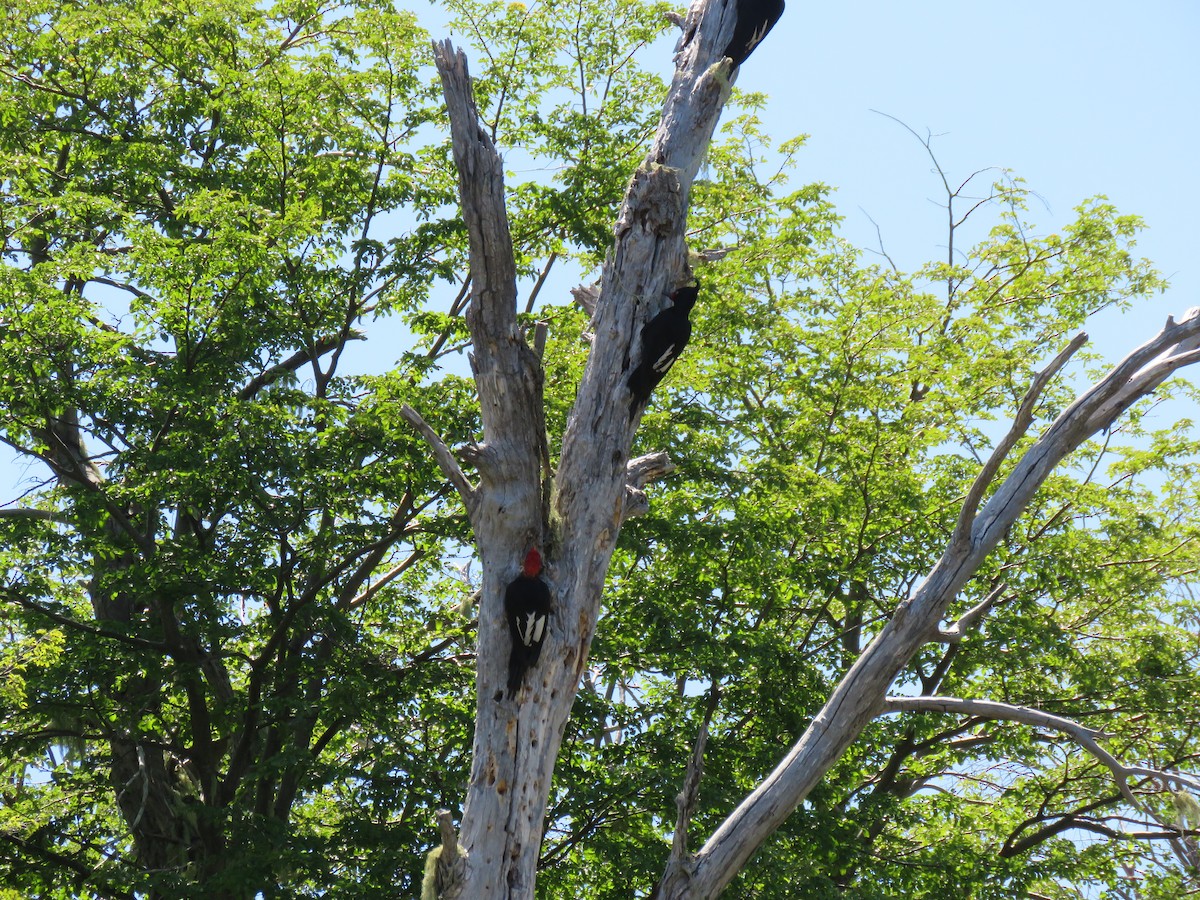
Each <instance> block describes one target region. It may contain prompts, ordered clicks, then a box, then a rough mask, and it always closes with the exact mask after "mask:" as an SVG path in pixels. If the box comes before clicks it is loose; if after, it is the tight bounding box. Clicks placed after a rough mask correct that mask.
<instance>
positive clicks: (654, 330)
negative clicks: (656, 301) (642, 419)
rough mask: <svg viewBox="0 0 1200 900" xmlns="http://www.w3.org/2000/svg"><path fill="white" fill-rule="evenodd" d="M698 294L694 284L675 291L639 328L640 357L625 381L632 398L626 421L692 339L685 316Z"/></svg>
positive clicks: (642, 404) (635, 413)
mask: <svg viewBox="0 0 1200 900" xmlns="http://www.w3.org/2000/svg"><path fill="white" fill-rule="evenodd" d="M699 292H700V286H699V285H698V284H696V285H687V286H686V287H681V288H679V289H678V290H676V291H675V293H673V294H672V295H671V305H670V306H668V307H667V308H666V309H664V310H663V311H662V312H660V313H659V314H658V315H657V316H655V317H654V318H653V319H651V320H650V321H649V322H647V323H646V324H645V325H643V326H642V356H641V359H640V361H639V362H638V364H637V366H636V367H635V368H634V370H633V371H632V372H630V373H629V381H628V382H627V385H628V387H629V393H631V394H632V395H633V397H632V399H631V400H630V401H629V418H630V420H632V419H633V417H634V416H635V415H637V411H638V410H639V409H641V408H642V407H643V406H645V405H646V403H647V401H649V399H650V394H651V393H652V392H653V391H654V389H655V388H656V387H658V383H659V382H660V381H662V380H663V376H664V375H666V374H667V371H668V370H669V369H670V368H671V364H672V363H674V362H675V360H677V359H678V358H679V354H680V353H682V352H683V348H684V347H686V346H687V342H688V338H690V337H691V336H692V323H691V321H689V320H688V313H690V312H691V311H692V307H693V306H695V305H696V295H697V294H698V293H699Z"/></svg>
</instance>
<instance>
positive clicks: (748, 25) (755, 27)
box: [721, 0, 783, 69]
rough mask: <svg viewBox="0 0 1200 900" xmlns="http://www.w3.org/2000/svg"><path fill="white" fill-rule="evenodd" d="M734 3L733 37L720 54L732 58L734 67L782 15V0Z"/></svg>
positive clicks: (743, 60)
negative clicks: (735, 9) (735, 18)
mask: <svg viewBox="0 0 1200 900" xmlns="http://www.w3.org/2000/svg"><path fill="white" fill-rule="evenodd" d="M736 3H737V21H736V22H735V23H734V25H733V37H732V38H730V39H729V46H728V47H726V48H725V52H724V53H723V54H721V55H722V56H728V57H729V58H730V59H732V60H733V68H735V69H736V68H737V67H738V66H740V65H741V64H742V63H744V62H745V61H746V60H747V59H748V58H749V57H750V54H751V53H753V52H754V48H755V47H757V46H758V45H759V44H761V43H762V41H763V38H765V37H766V36H767V32H768V31H770V30H771V29H772V28H773V27H775V23H776V22H778V21H779V17H780V16H782V15H783V0H736Z"/></svg>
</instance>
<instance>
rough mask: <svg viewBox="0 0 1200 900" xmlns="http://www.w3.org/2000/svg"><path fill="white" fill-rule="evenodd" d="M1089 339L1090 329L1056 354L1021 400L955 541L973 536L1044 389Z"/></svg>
mask: <svg viewBox="0 0 1200 900" xmlns="http://www.w3.org/2000/svg"><path fill="white" fill-rule="evenodd" d="M1087 339H1088V336H1087V332H1083V331H1081V332H1079V334H1077V335H1075V337H1073V338H1072V339H1071V342H1070V343H1069V344H1067V346H1066V347H1065V348H1064V349H1063V350H1062V351H1061V352H1060V353H1059V354H1058V356H1056V357H1054V359H1053V360H1052V361H1051V363H1050V365H1048V366H1046V368H1044V369H1042V371H1040V372H1039V373H1038V374H1037V377H1035V378H1034V379H1033V384H1031V385H1030V386H1029V390H1028V391H1026V392H1025V399H1024V400H1022V401H1021V407H1020V409H1018V410H1017V415H1016V417H1015V418H1014V419H1013V424H1012V427H1011V428H1010V429H1009V430H1008V433H1007V434H1006V435H1004V437H1003V438H1002V439H1001V441H1000V443H999V444H997V445H996V449H995V450H993V451H992V455H991V456H989V457H988V461H987V462H986V463H984V464H983V469H982V470H981V471H980V472H979V474H978V475H977V476H976V477H975V481H974V483H972V485H971V489H970V490H969V491H967V497H966V499H965V500H964V501H963V505H962V512H960V513H959V514H958V524H957V525H955V527H954V537H953V538H952V540H953V541H955V542H957V541H963V540H966V539H967V538H969V537H970V534H971V525H972V523H973V522H974V521H975V513H976V512H977V511H978V509H979V504H980V502H981V501H982V500H983V495H984V493H986V492H987V489H988V488H989V487H990V486H991V484H992V480H993V479H994V478H995V477H996V473H997V472H999V471H1000V466H1001V465H1002V464H1003V463H1004V460H1005V458H1006V457H1007V456H1008V454H1009V451H1011V450H1012V448H1013V447H1014V446H1016V443H1017V441H1019V440H1020V439H1021V438H1022V437H1024V436H1025V432H1026V431H1028V430H1029V426H1030V425H1031V424H1033V411H1034V408H1035V407H1036V406H1037V401H1038V399H1039V398H1040V397H1041V396H1042V391H1044V390H1045V389H1046V385H1048V384H1049V383H1050V379H1052V378H1053V377H1054V376H1055V375H1057V374H1058V373H1059V371H1060V370H1061V369H1062V367H1063V366H1065V365H1066V364H1067V361H1068V360H1069V359H1070V358H1071V357H1072V356H1074V355H1075V353H1076V352H1077V351H1078V350H1079V348H1080V347H1082V346H1083V345H1084V344H1086V343H1087Z"/></svg>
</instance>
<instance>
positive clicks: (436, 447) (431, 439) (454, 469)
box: [400, 403, 479, 515]
mask: <svg viewBox="0 0 1200 900" xmlns="http://www.w3.org/2000/svg"><path fill="white" fill-rule="evenodd" d="M400 415H401V417H403V419H404V421H406V422H408V423H409V424H410V425H412V427H413V428H415V429H417V431H418V432H420V434H421V437H423V438H425V443H427V444H428V445H429V447H430V449H431V450H433V458H434V460H435V461H436V462H437V464H438V468H440V469H441V470H442V474H443V475H445V476H446V478H448V479H449V480H450V483H451V484H452V485H454V488H455V490H457V491H458V495H459V496H460V497H462V501H463V504H464V505H465V506H466V508H467V514H468V515H470V514H471V511H472V510H473V509H474V508H475V506H476V504H477V503H478V499H479V498H478V496H477V495H476V491H475V488H473V487H472V486H471V482H470V481H469V480H468V479H467V476H466V475H465V474H464V473H463V470H462V467H461V466H459V464H458V460H456V459H455V458H454V454H453V453H451V452H450V448H449V447H447V446H446V442H445V441H443V440H442V439H441V437H440V436H439V435H438V433H437V432H436V431H434V430H433V429H432V428H431V427H430V426H429V423H428V422H426V421H425V420H424V419H423V418H422V417H421V414H420V413H419V412H417V411H416V410H415V409H413V408H412V407H411V406H409V405H408V404H407V403H405V404H404V405H403V406H401V407H400Z"/></svg>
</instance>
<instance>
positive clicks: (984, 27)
mask: <svg viewBox="0 0 1200 900" xmlns="http://www.w3.org/2000/svg"><path fill="white" fill-rule="evenodd" d="M1198 45H1200V3H1197V2H1194V0H1157V2H1155V0H1151V2H1146V3H1138V4H1133V3H1117V2H1112V0H1099V2H1096V0H1092V2H1086V3H1085V2H1080V0H1043V2H1039V3H1034V2H1029V0H1006V2H1003V3H996V2H993V3H985V2H978V0H975V2H972V0H957V2H949V0H923V2H907V3H904V2H897V0H855V2H847V3H806V2H801V0H789V3H788V8H787V10H786V11H785V13H784V16H783V19H781V20H780V23H779V24H778V25H777V26H776V28H775V30H774V31H773V32H772V33H771V35H770V36H769V37H768V39H767V40H766V41H765V42H764V44H763V45H762V46H761V47H760V48H759V49H758V50H756V51H755V54H754V56H753V57H752V58H751V59H750V61H749V62H748V63H747V64H746V65H745V66H744V67H743V69H742V72H741V74H740V75H739V77H738V85H739V87H742V88H744V89H747V90H756V91H762V92H764V93H767V94H768V95H770V97H771V101H770V105H769V107H768V110H767V112H766V115H765V116H764V120H765V122H766V123H767V125H768V129H769V130H770V131H771V132H772V133H773V134H776V135H778V136H779V137H780V138H783V137H790V136H791V135H793V134H796V133H805V134H808V135H810V140H809V143H808V146H807V148H806V150H804V151H803V152H802V153H801V155H800V157H799V164H800V165H799V169H798V171H797V176H796V177H797V178H798V179H800V180H804V181H822V182H825V183H827V184H829V185H831V186H833V187H835V188H836V189H837V193H836V194H835V201H836V203H837V205H838V207H839V209H840V211H841V213H842V214H843V215H844V216H845V226H844V230H845V234H846V236H847V237H849V238H850V239H851V240H852V241H854V242H855V243H856V244H859V245H865V246H874V245H875V241H876V238H875V228H874V226H873V225H872V224H871V221H870V219H874V220H875V222H877V223H878V224H879V227H880V230H881V232H882V234H883V237H884V241H885V246H886V247H887V250H888V252H889V253H890V254H891V255H892V256H893V257H894V258H896V260H897V262H898V263H899V264H900V265H901V266H902V267H903V268H906V269H911V268H915V267H916V266H917V265H919V264H920V263H921V262H923V261H925V260H927V259H940V258H942V256H943V255H944V249H943V246H944V243H945V234H944V213H943V211H942V210H941V209H939V208H938V207H936V206H935V205H934V204H933V203H932V202H930V201H931V199H936V198H937V197H938V191H939V190H940V185H939V182H938V181H937V180H936V178H935V176H934V175H933V174H931V167H930V163H929V160H928V157H927V156H926V155H925V150H924V148H922V147H921V145H920V144H919V143H918V142H917V141H916V140H915V139H914V138H913V136H912V135H910V134H908V133H907V132H906V131H905V130H904V129H903V128H902V127H901V126H899V125H897V124H896V123H895V122H893V121H891V120H889V119H886V118H884V117H882V116H880V115H877V114H875V113H872V112H871V110H873V109H874V110H880V111H882V112H885V113H888V114H889V115H892V116H895V117H896V118H898V119H900V120H902V121H904V122H905V123H906V124H908V125H909V126H911V127H912V128H913V129H914V130H916V131H918V132H920V133H921V134H925V133H926V132H927V131H928V132H932V133H933V134H934V135H936V137H935V139H934V143H933V147H934V150H935V151H936V152H937V154H938V157H939V159H940V161H941V163H942V165H943V167H944V168H945V169H946V170H947V173H948V174H949V175H950V176H951V177H952V179H953V177H954V176H957V178H958V180H961V179H962V178H965V177H966V176H967V175H969V174H970V173H971V172H973V171H975V170H977V169H982V168H985V167H988V166H999V167H1002V168H1007V169H1010V170H1012V171H1013V173H1014V174H1016V175H1019V176H1021V177H1023V178H1024V179H1025V180H1026V182H1027V184H1028V187H1030V188H1031V189H1032V190H1034V191H1036V192H1037V193H1038V194H1039V195H1040V197H1041V198H1042V199H1043V200H1044V201H1045V205H1044V206H1041V207H1037V206H1035V207H1034V208H1032V209H1031V213H1032V214H1033V216H1034V218H1035V220H1036V221H1037V222H1038V223H1040V224H1042V225H1043V226H1044V228H1045V229H1056V228H1059V227H1061V226H1062V225H1063V224H1065V223H1066V222H1067V221H1069V220H1070V218H1071V213H1072V209H1073V207H1075V206H1076V205H1077V204H1078V203H1080V202H1081V201H1082V200H1084V199H1086V198H1088V197H1091V196H1094V195H1096V194H1105V195H1107V196H1108V197H1109V199H1110V200H1111V201H1112V202H1113V203H1114V204H1115V205H1116V206H1117V207H1118V209H1120V210H1121V211H1122V212H1124V213H1134V214H1137V215H1140V216H1142V217H1143V218H1144V219H1145V220H1146V224H1147V225H1148V226H1149V228H1148V230H1147V231H1146V232H1144V233H1143V235H1142V237H1141V238H1140V239H1139V242H1138V251H1139V252H1140V253H1141V254H1142V255H1143V256H1146V257H1148V258H1150V259H1151V260H1153V261H1154V262H1155V263H1156V265H1157V267H1158V269H1159V270H1160V271H1161V272H1163V273H1164V274H1166V275H1167V276H1169V278H1170V280H1171V283H1172V287H1171V289H1170V290H1169V291H1168V293H1167V294H1166V295H1165V296H1164V297H1162V298H1160V299H1158V300H1157V301H1156V302H1155V303H1154V304H1153V305H1152V307H1146V308H1143V309H1141V310H1137V311H1132V312H1130V313H1128V314H1126V315H1125V316H1124V317H1122V318H1118V317H1115V316H1106V317H1104V318H1103V320H1102V321H1100V322H1098V323H1097V324H1096V326H1095V327H1091V328H1089V333H1090V334H1091V335H1092V337H1093V340H1094V344H1095V347H1096V349H1098V350H1100V351H1102V352H1103V353H1104V354H1105V355H1106V356H1108V357H1110V358H1113V359H1115V358H1116V357H1117V356H1118V355H1119V354H1123V351H1124V350H1127V349H1129V348H1131V347H1132V346H1133V345H1134V344H1136V343H1140V342H1141V341H1142V340H1144V339H1145V338H1148V337H1150V336H1151V335H1152V334H1154V333H1155V332H1156V331H1157V330H1158V328H1159V327H1160V326H1161V324H1162V322H1163V321H1164V320H1165V317H1166V315H1167V314H1168V313H1182V312H1183V311H1184V310H1185V309H1187V308H1188V307H1189V306H1193V305H1200V210H1198V209H1197V206H1198V204H1200V168H1198V166H1197V161H1198V156H1200V154H1198V148H1197V145H1198V143H1200V140H1198V139H1200V53H1198V52H1197V49H1196V48H1197V46H1198ZM985 184H986V182H985ZM868 214H869V216H870V219H868V217H867V216H868Z"/></svg>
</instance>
